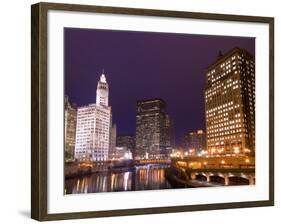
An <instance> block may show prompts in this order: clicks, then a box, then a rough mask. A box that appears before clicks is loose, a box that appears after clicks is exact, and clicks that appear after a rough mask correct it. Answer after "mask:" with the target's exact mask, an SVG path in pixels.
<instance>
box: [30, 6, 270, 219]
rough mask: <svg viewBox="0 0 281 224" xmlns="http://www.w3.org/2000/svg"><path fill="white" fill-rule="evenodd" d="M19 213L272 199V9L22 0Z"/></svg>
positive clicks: (79, 214)
mask: <svg viewBox="0 0 281 224" xmlns="http://www.w3.org/2000/svg"><path fill="white" fill-rule="evenodd" d="M31 25H32V33H31V37H32V49H31V57H32V66H31V70H32V74H31V75H32V153H31V154H32V169H31V170H32V173H31V175H32V189H31V191H32V200H31V201H32V208H31V210H32V212H31V216H32V218H34V219H36V220H40V221H44V220H58V219H74V218H90V217H106V216H123V215H138V214H153V213H167V212H185V211H198V210H210V209H224V208H242V207H257V206H272V205H273V204H274V89H273V88H274V19H273V18H270V17H256V16H240V15H222V14H209V13H194V12H182V11H162V10H150V9H136V8H116V7H103V6H89V5H70V4H56V3H38V4H35V5H32V24H31Z"/></svg>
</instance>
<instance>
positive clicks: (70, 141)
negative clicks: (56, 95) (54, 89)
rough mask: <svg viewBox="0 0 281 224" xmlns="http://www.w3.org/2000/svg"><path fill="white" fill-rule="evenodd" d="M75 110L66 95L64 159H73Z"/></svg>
mask: <svg viewBox="0 0 281 224" xmlns="http://www.w3.org/2000/svg"><path fill="white" fill-rule="evenodd" d="M76 121H77V110H76V108H75V105H73V104H71V103H70V101H69V98H68V96H65V99H64V140H65V142H64V144H65V145H64V148H65V160H73V159H74V148H75V136H76Z"/></svg>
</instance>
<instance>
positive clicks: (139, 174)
mask: <svg viewBox="0 0 281 224" xmlns="http://www.w3.org/2000/svg"><path fill="white" fill-rule="evenodd" d="M165 167H167V166H163V165H145V166H139V167H134V168H132V169H131V170H130V171H124V172H112V171H107V172H102V173H93V174H91V175H87V176H81V177H76V178H71V179H67V180H66V181H65V193H66V194H77V193H94V192H114V191H135V190H136V191H137V190H155V189H169V188H171V185H170V184H169V182H168V181H167V180H166V178H165V175H164V173H165V170H164V169H165Z"/></svg>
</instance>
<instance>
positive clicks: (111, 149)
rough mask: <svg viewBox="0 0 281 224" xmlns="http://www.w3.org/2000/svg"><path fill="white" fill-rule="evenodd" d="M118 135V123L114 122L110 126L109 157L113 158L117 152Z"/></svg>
mask: <svg viewBox="0 0 281 224" xmlns="http://www.w3.org/2000/svg"><path fill="white" fill-rule="evenodd" d="M116 135H117V128H116V124H114V125H112V126H111V128H110V145H109V159H113V158H114V156H115V153H116Z"/></svg>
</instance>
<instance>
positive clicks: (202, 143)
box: [184, 130, 206, 155]
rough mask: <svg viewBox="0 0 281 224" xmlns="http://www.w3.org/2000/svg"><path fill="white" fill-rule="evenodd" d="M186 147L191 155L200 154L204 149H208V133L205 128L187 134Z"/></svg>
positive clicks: (185, 138) (185, 137) (185, 136)
mask: <svg viewBox="0 0 281 224" xmlns="http://www.w3.org/2000/svg"><path fill="white" fill-rule="evenodd" d="M184 148H185V150H187V152H188V153H189V154H190V155H198V154H200V153H201V152H202V150H206V135H205V133H204V132H203V130H197V131H196V132H189V133H187V134H185V135H184Z"/></svg>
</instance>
